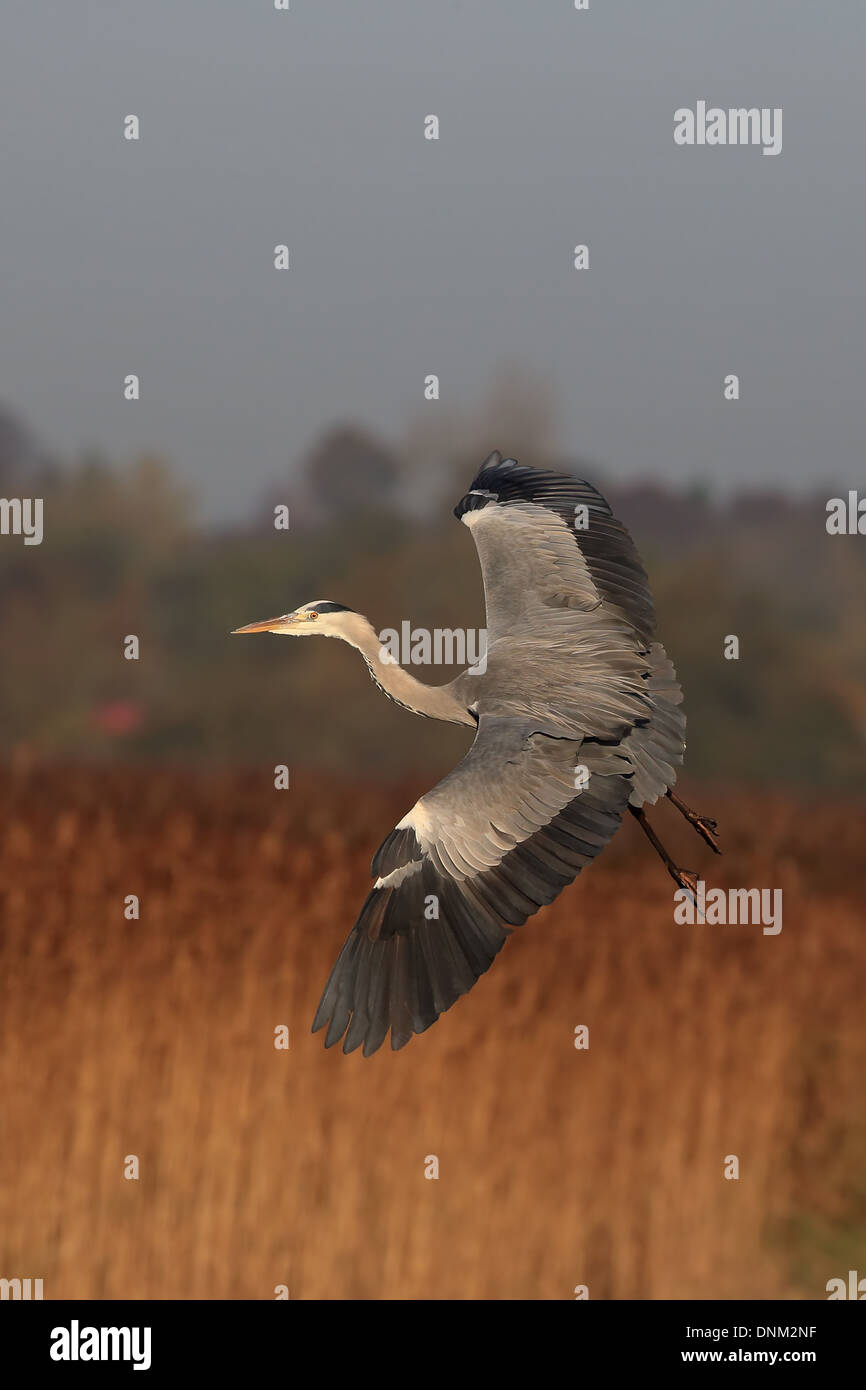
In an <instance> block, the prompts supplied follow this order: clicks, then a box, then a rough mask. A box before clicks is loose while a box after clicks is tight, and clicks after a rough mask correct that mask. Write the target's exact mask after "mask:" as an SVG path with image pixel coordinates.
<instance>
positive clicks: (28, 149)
mask: <svg viewBox="0 0 866 1390" xmlns="http://www.w3.org/2000/svg"><path fill="white" fill-rule="evenodd" d="M2 30H3V33H2V45H0V110H2V120H0V160H2V170H3V198H2V212H0V229H2V230H0V260H2V277H0V320H2V332H0V401H2V402H3V404H5V405H7V406H10V407H11V408H12V409H14V410H15V411H17V412H18V413H20V414H21V415H23V416H24V418H25V419H26V420H27V422H28V423H29V424H30V425H31V426H32V427H33V428H34V429H35V430H36V432H37V433H38V434H39V435H40V436H41V437H42V438H43V439H44V440H45V441H46V442H47V443H48V444H49V445H51V446H52V447H54V448H56V449H58V450H59V451H61V452H62V453H65V454H70V453H72V452H73V451H76V450H79V449H81V448H82V447H84V446H87V445H98V446H99V447H100V448H102V449H104V450H106V451H108V452H109V453H111V454H112V455H114V456H116V457H118V458H119V459H126V458H128V457H130V456H131V455H132V454H133V453H134V452H136V451H137V450H141V449H145V448H148V449H154V450H159V451H160V452H163V453H165V454H167V455H168V456H169V458H170V459H171V460H172V462H173V463H174V465H175V466H176V468H177V471H178V473H179V474H180V476H181V477H182V478H183V479H184V480H185V481H186V482H188V483H190V484H192V485H193V487H194V488H195V491H196V492H197V493H198V494H199V496H200V500H201V505H202V511H203V513H204V514H205V515H206V516H231V515H239V514H243V513H245V512H246V511H247V510H248V509H249V508H250V507H251V505H252V504H253V502H254V501H255V500H256V499H257V496H258V493H259V492H260V489H261V488H262V486H263V485H265V483H266V482H268V481H269V480H271V479H273V478H274V477H275V476H278V475H280V474H281V473H284V472H285V470H286V468H287V466H288V465H289V464H290V463H294V462H296V461H297V460H298V459H299V458H300V457H301V456H302V454H303V453H304V451H305V450H306V448H307V447H308V446H309V444H310V443H311V441H312V440H313V439H314V438H315V436H316V435H317V433H318V432H319V431H320V430H321V429H323V428H324V427H325V426H327V425H328V424H330V423H332V422H333V421H334V420H335V419H339V420H341V421H342V420H346V419H351V420H357V421H359V422H360V423H362V424H365V425H367V426H368V427H370V428H372V429H374V430H376V431H380V432H382V433H383V434H385V435H386V436H392V435H394V434H398V433H399V432H400V431H402V429H403V428H404V427H405V425H406V423H407V421H408V419H409V417H410V416H411V415H413V414H415V413H417V412H419V411H421V410H425V409H426V410H437V409H445V408H446V407H447V404H448V402H450V401H454V402H458V403H460V404H462V405H471V404H472V403H473V402H474V401H475V400H476V399H477V398H478V396H479V395H480V394H481V393H482V392H483V391H484V390H485V388H486V386H487V385H488V383H489V381H490V378H491V376H492V374H493V372H494V370H495V368H496V366H497V364H499V363H501V362H502V361H503V360H510V361H514V360H518V361H522V362H525V363H526V364H527V366H528V367H530V368H531V369H532V370H533V371H534V372H536V373H539V374H542V375H544V376H545V377H546V378H549V379H550V380H551V381H552V383H553V384H554V386H555V388H556V393H557V396H558V398H559V402H560V407H561V416H562V425H563V428H562V430H561V439H562V444H563V448H564V449H565V450H566V451H569V452H572V453H575V454H584V455H588V456H590V457H592V458H595V459H597V460H599V461H600V462H601V463H602V464H603V465H604V466H605V468H606V469H608V470H609V471H610V472H611V473H613V474H614V475H616V476H619V477H632V476H641V475H654V476H657V477H663V478H672V479H684V478H701V479H712V480H714V481H715V482H716V483H720V484H722V485H728V484H733V483H736V482H751V483H761V482H776V483H790V484H793V485H802V484H803V483H806V482H811V481H815V480H824V479H838V480H840V481H844V482H850V484H851V485H852V486H854V485H856V484H857V482H858V481H860V480H861V479H862V478H863V476H864V469H863V453H864V444H866V416H864V397H866V391H864V360H866V354H864V347H866V313H864V307H866V306H864V296H866V277H864V271H863V254H864V253H863V241H864V226H866V220H864V211H866V208H864V203H866V197H864V152H863V142H864V134H866V120H864V96H863V85H862V66H863V59H864V36H866V34H864V31H866V7H864V6H863V5H862V3H861V0H845V2H844V3H843V0H821V3H820V4H819V3H811V0H727V3H724V4H722V3H708V0H704V3H696V0H662V2H661V3H657V4H656V3H653V0H625V2H624V3H614V0H591V8H590V10H589V12H588V13H576V12H575V11H574V8H573V3H572V0H525V3H519V2H518V0H465V3H459V0H427V3H421V0H292V8H291V11H290V13H289V14H287V15H286V14H277V13H275V12H274V11H273V6H272V0H233V2H230V0H146V3H145V0H100V3H96V0H91V2H90V3H88V0H62V2H61V0H54V3H29V4H25V3H21V2H20V0H19V3H17V4H15V5H13V6H9V7H7V8H6V12H5V14H4V18H3V24H2ZM699 99H706V100H708V101H709V102H710V103H711V104H717V105H719V106H723V107H730V106H759V107H778V106H781V107H782V108H783V109H784V145H783V150H782V152H781V154H780V155H779V156H778V157H776V158H770V157H765V156H763V155H762V154H761V153H760V150H758V149H751V148H749V149H742V148H739V149H737V148H734V149H732V148H716V149H710V148H704V149H681V148H677V147H676V146H675V145H674V142H673V113H674V110H675V109H676V108H677V107H680V106H692V107H693V106H694V105H695V103H696V102H697V101H698V100H699ZM129 112H134V113H135V114H136V115H138V116H139V117H140V119H141V122H142V138H141V140H140V141H139V142H138V143H137V144H135V143H129V142H127V141H125V140H124V139H123V138H122V120H123V117H124V116H125V115H126V114H127V113H129ZM428 113H435V114H436V115H438V116H439V118H440V121H441V126H442V128H441V139H440V140H439V142H438V143H432V142H427V141H425V140H424V139H423V118H424V116H425V115H427V114H428ZM282 241H285V242H287V243H288V245H289V246H290V248H291V257H292V269H291V270H290V271H289V272H287V273H284V274H280V273H278V272H277V271H275V270H274V269H273V268H272V259H273V246H274V245H275V243H278V242H282ZM582 241H585V242H588V244H589V247H590V261H591V268H590V270H589V271H588V272H576V271H575V270H573V269H572V248H573V246H574V245H575V243H577V242H582ZM127 371H133V372H138V373H140V375H141V380H142V391H143V399H142V400H141V401H140V402H138V403H130V404H125V403H124V402H123V400H122V396H121V383H122V377H123V375H124V373H126V372H127ZM427 372H438V373H439V374H440V376H441V380H442V390H443V400H442V403H441V404H440V405H434V404H426V405H425V403H424V401H423V399H422V385H423V378H424V375H425V374H426V373H427ZM727 372H737V373H739V375H740V377H741V381H742V392H743V397H742V400H741V401H740V402H739V403H738V404H735V405H731V404H725V403H724V402H723V400H722V378H723V376H724V375H725V373H727ZM490 447H491V448H493V447H499V448H504V449H507V448H508V440H507V439H498V438H497V439H491V440H490Z"/></svg>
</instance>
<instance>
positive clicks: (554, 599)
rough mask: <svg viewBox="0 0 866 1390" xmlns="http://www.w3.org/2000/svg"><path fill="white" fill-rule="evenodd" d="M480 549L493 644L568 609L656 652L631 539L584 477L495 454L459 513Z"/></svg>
mask: <svg viewBox="0 0 866 1390" xmlns="http://www.w3.org/2000/svg"><path fill="white" fill-rule="evenodd" d="M454 514H455V516H457V517H459V518H460V519H461V520H462V521H464V522H465V524H466V525H467V526H469V528H470V530H471V531H472V535H473V539H474V540H475V544H476V546H477V548H478V554H479V558H480V560H481V570H482V574H483V576H484V593H485V598H486V602H487V630H488V634H489V640H490V642H491V643H493V642H495V641H496V640H497V639H498V638H499V637H502V636H504V635H506V634H508V633H513V632H516V631H520V630H525V628H526V626H527V624H528V623H529V622H531V625H532V627H533V628H534V630H535V631H537V632H538V633H539V635H541V630H540V625H541V624H543V623H544V620H545V618H546V617H547V618H550V616H551V614H552V613H555V612H558V611H559V610H561V609H572V610H574V613H575V619H578V617H579V615H580V614H581V613H582V614H589V613H596V612H597V611H598V610H599V609H602V610H603V612H604V614H605V616H606V617H609V618H611V619H613V620H615V621H616V622H617V623H618V624H619V625H621V626H622V627H623V628H624V629H626V630H627V631H629V632H630V633H632V634H633V635H634V636H635V637H636V638H637V639H638V642H639V644H640V645H641V646H643V647H647V646H648V645H649V643H650V641H651V639H652V635H653V633H654V631H655V610H654V608H653V601H652V595H651V594H650V590H649V584H648V582H647V577H646V573H645V572H644V569H643V566H642V565H641V562H640V559H639V557H638V554H637V551H636V550H635V547H634V544H633V543H632V540H631V537H630V536H629V534H628V532H627V531H626V529H625V527H624V526H623V525H622V523H621V522H619V521H617V520H616V518H615V516H614V515H613V513H612V512H611V509H610V507H609V506H608V504H607V502H606V501H605V499H604V498H603V497H602V496H601V494H600V493H599V492H597V491H596V489H595V488H594V487H593V486H592V485H591V484H590V483H587V482H584V481H582V480H581V479H579V478H571V477H568V476H567V475H565V474H561V473H552V472H548V471H545V470H543V469H535V468H527V467H526V466H525V465H523V464H519V463H517V462H515V460H514V459H503V458H500V456H499V454H491V456H490V458H489V459H488V460H487V462H486V463H485V464H484V465H483V467H482V469H481V471H480V473H479V474H478V476H477V478H476V479H475V481H474V482H473V484H472V486H471V488H470V490H469V492H468V493H467V494H466V496H465V497H463V498H462V499H461V501H460V502H459V503H458V504H457V506H456V507H455V509H454Z"/></svg>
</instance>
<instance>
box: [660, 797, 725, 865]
mask: <svg viewBox="0 0 866 1390" xmlns="http://www.w3.org/2000/svg"><path fill="white" fill-rule="evenodd" d="M665 795H666V796H668V797H669V798H670V800H671V801H672V802H673V804H674V806H676V808H677V810H678V811H679V813H680V815H681V816H685V818H686V820H687V821H688V823H689V825H692V826H694V828H695V830H696V831H697V832H698V834H699V835H700V837H701V839H702V840H705V841H706V842H707V844H708V845H709V847H710V849H711V850H712V851H713V853H714V854H721V852H722V851H721V850H720V849H719V837H718V835H717V834H716V830H717V828H718V824H717V822H716V821H714V820H710V817H709V816H699V815H698V813H697V811H693V810H692V808H691V807H690V806H687V805H686V803H685V802H684V801H681V800H680V798H679V797H678V796H677V794H676V792H673V791H671V789H670V787H669V788H668V790H667V792H666V793H665Z"/></svg>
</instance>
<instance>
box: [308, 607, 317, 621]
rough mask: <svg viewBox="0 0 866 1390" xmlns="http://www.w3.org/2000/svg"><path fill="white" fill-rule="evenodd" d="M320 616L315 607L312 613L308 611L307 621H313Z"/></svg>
mask: <svg viewBox="0 0 866 1390" xmlns="http://www.w3.org/2000/svg"><path fill="white" fill-rule="evenodd" d="M318 616H319V615H318V613H317V612H316V611H315V609H314V610H313V612H312V613H308V614H307V622H308V623H311V622H313V620H314V619H315V618H318Z"/></svg>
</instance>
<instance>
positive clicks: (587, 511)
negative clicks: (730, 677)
mask: <svg viewBox="0 0 866 1390" xmlns="http://www.w3.org/2000/svg"><path fill="white" fill-rule="evenodd" d="M455 513H456V515H457V516H458V517H459V518H460V519H461V520H462V521H463V522H464V523H465V524H466V525H467V526H468V527H469V529H470V530H471V532H472V537H473V539H474V541H475V544H476V547H477V550H478V555H479V559H480V562H481V570H482V576H483V579H484V593H485V600H486V605H487V630H488V669H489V671H490V672H491V674H492V675H493V677H494V680H493V682H492V683H491V684H490V685H489V686H488V690H487V692H485V693H483V694H482V696H481V698H480V700H479V708H480V709H482V710H483V709H485V708H487V709H488V710H490V711H491V712H496V713H499V714H510V715H516V714H527V715H528V714H532V715H534V716H535V717H536V718H538V719H541V718H542V717H546V721H547V722H546V724H545V725H544V726H543V727H546V728H547V729H548V730H549V731H550V732H557V731H559V732H561V733H563V734H569V733H570V734H573V735H575V736H581V735H584V736H589V737H594V738H599V739H604V740H606V741H608V742H616V743H618V744H619V745H620V746H621V747H622V749H623V751H624V752H626V754H627V756H628V757H629V760H630V762H631V765H632V769H633V772H634V785H633V788H632V798H631V799H632V803H633V804H634V805H642V804H643V803H644V802H645V801H655V800H656V799H657V798H658V797H659V796H660V795H662V794H663V793H664V792H665V790H666V789H667V788H668V787H670V786H672V785H673V783H674V782H675V781H676V769H677V767H679V765H680V764H681V763H682V760H683V752H684V749H685V716H684V714H683V711H682V709H681V708H680V703H681V701H682V692H681V690H680V687H679V684H678V682H677V680H676V673H675V671H674V669H673V666H672V665H671V663H670V661H669V660H668V657H667V654H666V653H665V650H664V647H662V646H661V644H660V643H658V642H655V641H653V634H654V632H655V609H654V606H653V601H652V595H651V593H650V589H649V583H648V581H647V577H646V573H645V571H644V569H643V566H642V564H641V562H640V558H639V556H638V554H637V551H636V549H635V547H634V544H633V543H632V540H631V537H630V536H629V534H628V532H627V530H626V529H625V527H624V526H623V525H622V523H621V522H619V521H618V520H617V519H616V517H614V516H613V514H612V512H611V509H610V507H609V505H608V503H607V502H606V501H605V499H604V498H603V497H602V496H601V494H600V493H599V492H598V491H597V490H596V489H595V488H594V487H593V486H592V485H591V484H590V483H588V482H585V481H584V480H582V479H578V478H572V477H569V476H567V475H565V474H559V473H554V472H550V471H545V470H539V469H533V468H528V467H525V466H524V465H521V464H518V463H517V462H515V460H514V459H502V458H501V457H500V456H499V455H498V454H492V455H491V457H490V458H489V459H488V460H487V462H486V463H485V464H484V466H483V467H482V469H481V471H480V472H479V474H478V476H477V478H476V479H475V481H474V482H473V484H472V487H471V489H470V490H469V492H468V493H467V494H466V496H465V497H464V498H463V499H462V500H461V502H460V503H459V504H458V506H457V507H456V508H455ZM460 680H461V681H462V683H463V686H464V687H465V688H466V690H467V692H469V690H470V687H471V677H469V676H467V675H464V676H463V677H461V678H460ZM470 701H471V696H470V697H469V700H468V701H467V702H470Z"/></svg>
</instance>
